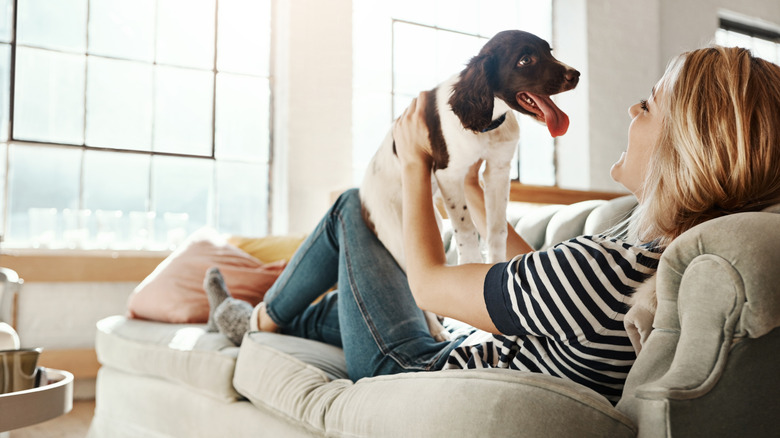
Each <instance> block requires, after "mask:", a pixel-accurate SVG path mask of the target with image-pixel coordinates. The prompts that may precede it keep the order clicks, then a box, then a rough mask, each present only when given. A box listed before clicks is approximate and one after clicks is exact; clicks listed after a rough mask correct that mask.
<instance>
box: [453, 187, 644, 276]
mask: <svg viewBox="0 0 780 438" xmlns="http://www.w3.org/2000/svg"><path fill="white" fill-rule="evenodd" d="M634 207H636V198H635V197H634V196H633V195H627V196H622V197H620V198H616V199H611V200H609V201H607V200H591V201H583V202H578V203H575V204H571V205H561V204H551V205H540V206H532V207H524V208H519V209H510V210H509V212H508V213H507V220H508V221H509V223H510V224H512V225H513V226H514V227H515V230H517V232H518V233H519V234H520V236H522V237H523V239H525V241H526V242H528V244H529V245H531V247H532V248H534V249H537V250H539V249H546V248H549V247H551V246H553V245H555V244H557V243H560V242H564V241H566V240H569V239H573V238H575V237H577V236H582V235H595V234H599V233H602V232H604V231H607V230H609V229H610V228H612V227H613V226H615V225H618V224H620V223H621V222H623V221H624V220H626V219H628V217H629V215H630V214H631V212H632V211H633V209H634ZM453 239H454V236H453V233H452V230H451V228H449V227H447V226H445V232H444V242H445V251H446V252H447V261H448V262H449V263H452V264H454V263H456V262H457V252H456V250H455V247H456V245H454V244H452V243H453Z"/></svg>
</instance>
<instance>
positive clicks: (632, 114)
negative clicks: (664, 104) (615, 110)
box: [628, 103, 640, 119]
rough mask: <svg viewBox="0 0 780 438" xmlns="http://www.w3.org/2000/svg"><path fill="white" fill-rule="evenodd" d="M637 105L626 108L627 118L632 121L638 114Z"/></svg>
mask: <svg viewBox="0 0 780 438" xmlns="http://www.w3.org/2000/svg"><path fill="white" fill-rule="evenodd" d="M639 106H640V104H639V103H635V104H633V105H631V106H630V107H628V117H631V118H632V119H633V118H634V117H636V115H637V114H638V113H639Z"/></svg>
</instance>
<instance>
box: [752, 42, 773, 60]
mask: <svg viewBox="0 0 780 438" xmlns="http://www.w3.org/2000/svg"><path fill="white" fill-rule="evenodd" d="M750 49H751V51H752V52H753V55H755V56H758V57H759V58H764V59H766V60H767V61H769V62H774V63H777V61H778V59H777V44H776V43H774V42H772V41H769V40H765V39H763V38H753V47H750Z"/></svg>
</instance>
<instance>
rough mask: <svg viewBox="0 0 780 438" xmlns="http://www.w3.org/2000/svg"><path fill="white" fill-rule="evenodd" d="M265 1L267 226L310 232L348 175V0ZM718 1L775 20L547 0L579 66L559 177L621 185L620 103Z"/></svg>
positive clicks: (695, 34)
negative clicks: (271, 65)
mask: <svg viewBox="0 0 780 438" xmlns="http://www.w3.org/2000/svg"><path fill="white" fill-rule="evenodd" d="M275 1H276V4H275V6H276V15H277V17H276V20H275V24H276V29H275V32H276V37H277V40H276V42H275V48H276V50H277V54H276V58H275V73H276V76H275V79H274V92H275V99H276V102H275V105H276V108H275V110H276V122H275V124H274V135H275V143H276V144H275V151H276V157H275V159H276V163H275V168H274V171H275V174H274V178H275V180H274V186H275V189H276V190H279V189H281V190H282V191H281V192H277V193H275V194H276V197H275V198H274V208H275V213H274V225H273V231H274V232H276V233H281V232H309V231H311V229H312V227H313V226H314V225H315V223H316V222H317V221H318V220H319V218H320V217H321V216H322V214H323V213H324V212H325V211H326V209H327V208H328V206H329V204H330V199H331V198H330V195H331V192H332V191H334V190H341V189H343V188H345V187H348V186H350V185H351V184H352V170H351V160H352V152H351V151H352V145H351V141H352V140H351V138H352V137H351V134H350V133H351V129H352V126H351V125H352V123H351V99H352V85H351V79H352V64H351V63H352V43H351V29H352V24H351V20H352V16H351V11H352V3H351V0H328V1H318V0H275ZM355 1H363V0H355ZM421 1H430V0H421ZM722 10H729V11H731V12H732V13H737V14H741V15H744V16H749V17H758V18H760V19H761V20H763V21H764V22H766V23H769V24H771V25H774V26H778V25H780V1H778V0H740V1H739V2H736V1H729V0H556V2H555V7H554V11H553V14H554V20H555V29H556V34H555V36H554V40H553V46H554V49H555V54H556V56H557V57H558V58H559V59H561V60H562V61H564V62H566V63H568V64H570V65H572V66H574V67H576V68H578V69H579V70H580V71H581V73H582V78H581V82H580V85H579V86H578V87H577V89H576V90H574V91H572V92H569V93H564V94H563V95H561V96H560V97H559V98H558V103H559V105H560V106H561V107H562V108H563V109H564V110H565V111H566V112H567V113H568V114H569V117H570V119H571V126H570V128H569V132H568V133H567V134H566V135H565V136H564V137H562V138H560V139H559V141H558V158H557V159H558V181H559V183H560V185H561V186H562V187H570V188H581V189H592V190H622V188H621V187H620V186H619V185H617V184H616V183H614V182H613V181H612V180H611V178H610V177H609V168H610V166H611V165H612V163H613V162H614V161H615V160H617V158H618V157H619V156H620V152H621V151H623V150H624V149H625V143H626V138H627V134H626V133H627V130H628V125H629V121H630V120H629V117H628V115H627V109H628V107H629V106H630V105H632V104H633V103H635V102H637V101H639V100H640V99H642V98H645V97H647V96H648V94H649V92H650V89H651V88H652V86H653V85H654V84H655V82H656V81H657V80H658V78H660V76H661V74H662V73H663V71H664V68H665V66H666V64H667V62H668V61H669V60H670V59H671V58H672V57H673V56H675V55H676V54H678V53H680V52H682V51H684V50H690V49H693V48H696V47H700V46H702V45H706V44H709V43H710V42H711V41H712V40H713V38H714V35H715V30H716V29H717V27H718V18H719V16H718V14H719V12H720V11H722ZM288 211H289V214H285V212H288Z"/></svg>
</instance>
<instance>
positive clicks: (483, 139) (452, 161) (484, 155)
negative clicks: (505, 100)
mask: <svg viewBox="0 0 780 438" xmlns="http://www.w3.org/2000/svg"><path fill="white" fill-rule="evenodd" d="M441 114H442V120H441V127H442V136H443V139H444V142H443V143H444V144H443V145H442V146H443V147H444V148H446V150H447V155H448V156H449V163H448V164H449V165H450V166H464V165H465V166H470V165H471V164H473V163H474V162H476V161H477V160H488V161H490V160H491V159H492V158H494V157H505V156H506V155H509V158H510V159H511V155H512V154H513V153H514V149H515V148H516V146H517V141H518V138H519V132H518V129H517V123H516V121H515V120H514V117H515V116H514V114H512V112H511V111H510V112H508V113H506V117H505V120H504V121H503V122H502V123H500V124H498V126H496V127H494V128H493V129H491V130H489V131H486V132H479V133H477V132H474V131H470V130H467V129H465V128H464V127H463V125H462V124H461V123H460V120H459V119H458V118H457V116H456V115H455V114H454V113H452V112H451V111H448V112H442V113H441ZM513 122H515V123H513Z"/></svg>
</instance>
